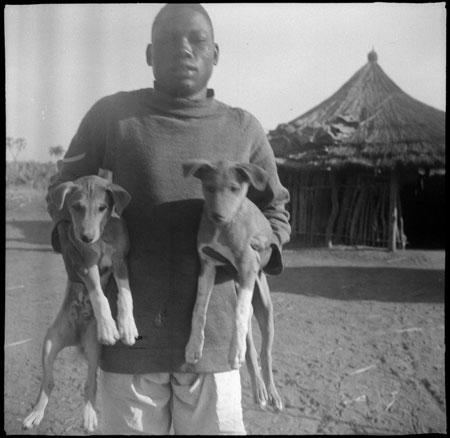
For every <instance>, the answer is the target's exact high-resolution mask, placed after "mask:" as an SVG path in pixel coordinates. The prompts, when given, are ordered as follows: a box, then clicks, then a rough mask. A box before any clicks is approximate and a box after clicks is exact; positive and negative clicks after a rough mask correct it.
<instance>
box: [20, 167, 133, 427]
mask: <svg viewBox="0 0 450 438" xmlns="http://www.w3.org/2000/svg"><path fill="white" fill-rule="evenodd" d="M106 175H107V174H106ZM111 179H112V178H109V179H108V178H103V177H100V176H96V175H90V176H85V177H81V178H79V179H77V180H75V181H73V182H72V181H69V182H65V183H62V184H60V185H58V186H57V187H55V188H54V189H53V190H52V191H51V192H50V194H49V196H50V198H51V200H52V202H53V203H54V204H55V205H56V206H57V207H58V209H59V210H61V209H62V208H63V207H64V205H66V206H67V209H68V210H69V212H70V216H71V224H70V225H69V228H68V236H69V241H70V245H69V247H68V248H65V250H66V251H67V252H68V254H69V255H68V256H67V257H69V259H70V260H69V262H73V267H74V270H75V272H76V275H77V276H78V277H79V280H80V281H73V279H70V278H68V280H67V287H66V295H65V299H64V302H63V304H62V307H61V309H60V311H59V313H58V315H57V317H56V319H55V321H54V322H53V324H52V325H51V326H50V328H49V329H48V330H47V333H46V336H45V339H44V345H43V349H42V366H43V378H42V383H41V387H40V390H39V395H38V398H37V401H36V404H35V406H34V408H33V410H32V411H31V413H30V414H29V415H28V416H27V417H26V418H25V419H24V421H23V424H22V426H23V428H24V429H30V428H32V427H34V426H37V425H39V424H40V422H41V420H42V418H43V417H44V413H45V408H46V406H47V404H48V400H49V397H50V394H51V391H52V389H53V387H54V380H53V364H54V361H55V359H56V357H57V355H58V353H59V352H60V351H61V350H62V349H64V348H65V347H68V346H80V347H81V348H82V350H84V353H85V356H86V359H87V362H88V375H87V379H86V384H85V387H84V389H85V394H84V398H85V404H84V408H83V426H84V428H85V430H86V431H88V432H92V431H93V430H95V429H96V427H97V425H98V422H97V414H96V412H95V399H96V392H97V368H98V363H99V357H100V351H101V345H100V343H103V344H107V345H112V344H114V343H115V342H116V341H118V340H119V339H122V341H123V342H124V343H125V344H127V345H133V344H134V343H135V340H136V339H137V338H138V331H137V328H136V324H135V321H134V317H133V300H132V295H131V289H130V286H129V280H128V267H127V263H126V255H127V253H128V250H129V240H128V232H127V228H126V225H125V222H124V220H123V219H122V218H121V217H120V215H121V213H122V211H123V209H124V208H125V207H126V206H127V204H128V203H129V201H130V199H131V197H130V195H129V193H128V192H127V191H126V190H125V189H123V188H122V187H120V186H119V185H117V184H114V183H112V181H111ZM111 275H113V276H114V279H115V281H116V284H117V287H118V298H117V309H118V314H117V326H116V323H115V321H114V319H113V316H112V314H111V309H110V306H109V302H108V299H107V298H106V296H105V295H104V292H103V289H104V287H105V286H106V284H107V282H108V280H109V279H110V277H111Z"/></svg>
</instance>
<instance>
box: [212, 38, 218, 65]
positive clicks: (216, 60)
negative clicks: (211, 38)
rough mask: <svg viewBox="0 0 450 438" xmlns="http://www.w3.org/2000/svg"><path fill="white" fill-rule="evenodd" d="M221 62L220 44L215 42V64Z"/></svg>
mask: <svg viewBox="0 0 450 438" xmlns="http://www.w3.org/2000/svg"><path fill="white" fill-rule="evenodd" d="M218 62H219V45H218V44H217V43H214V60H213V64H214V65H217V63H218Z"/></svg>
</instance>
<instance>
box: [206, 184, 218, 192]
mask: <svg viewBox="0 0 450 438" xmlns="http://www.w3.org/2000/svg"><path fill="white" fill-rule="evenodd" d="M205 189H206V191H207V192H208V193H214V192H215V191H216V189H215V188H214V187H212V186H206V188H205Z"/></svg>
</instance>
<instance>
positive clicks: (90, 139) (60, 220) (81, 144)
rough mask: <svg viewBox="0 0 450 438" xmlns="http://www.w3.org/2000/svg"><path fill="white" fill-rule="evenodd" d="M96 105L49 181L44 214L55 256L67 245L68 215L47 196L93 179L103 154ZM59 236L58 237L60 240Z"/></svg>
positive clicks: (81, 125) (102, 135)
mask: <svg viewBox="0 0 450 438" xmlns="http://www.w3.org/2000/svg"><path fill="white" fill-rule="evenodd" d="M98 107H99V104H98V103H97V104H96V105H94V106H93V107H92V108H91V109H90V110H89V111H88V113H87V114H86V116H85V117H84V118H83V120H82V122H81V124H80V127H79V128H78V131H77V133H76V134H75V136H74V137H73V139H72V141H71V143H70V145H69V148H68V150H67V152H66V154H65V155H64V158H63V160H61V162H60V163H59V165H58V173H57V174H56V175H54V176H53V177H52V179H51V180H50V184H49V186H48V189H47V196H46V198H45V199H46V202H47V211H48V213H49V215H50V217H51V218H52V221H53V224H54V228H53V230H52V235H51V243H52V246H53V249H54V250H55V251H56V252H61V251H62V249H61V246H62V245H65V244H66V243H67V242H68V236H67V229H68V224H69V222H70V214H69V211H68V210H67V209H66V208H65V207H64V208H63V209H61V210H59V209H58V207H57V206H56V205H55V204H54V203H53V202H52V199H51V192H52V190H53V189H54V188H55V187H57V186H58V185H59V184H61V183H63V182H66V181H73V180H75V179H77V178H80V177H81V176H85V175H96V174H97V173H98V169H99V168H100V167H101V166H102V162H103V157H104V153H105V141H104V139H105V137H106V136H105V130H104V122H103V121H102V120H101V118H100V114H101V111H99V108H98ZM60 236H62V238H61V240H60Z"/></svg>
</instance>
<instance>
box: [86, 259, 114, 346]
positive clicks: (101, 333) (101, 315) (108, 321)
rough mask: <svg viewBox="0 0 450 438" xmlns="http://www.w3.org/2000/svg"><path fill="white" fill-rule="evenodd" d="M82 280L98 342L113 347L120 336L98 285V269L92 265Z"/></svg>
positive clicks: (106, 300)
mask: <svg viewBox="0 0 450 438" xmlns="http://www.w3.org/2000/svg"><path fill="white" fill-rule="evenodd" d="M82 280H83V283H84V284H85V285H86V288H87V290H88V292H89V299H90V300H91V305H92V309H93V310H94V315H95V318H96V320H97V337H98V341H99V342H101V343H103V344H106V345H113V344H115V343H116V341H118V340H119V339H120V335H119V332H118V331H117V327H116V323H115V321H114V318H113V317H112V314H111V309H110V307H109V302H108V299H107V298H106V297H105V294H104V293H103V290H102V287H101V284H100V274H99V271H98V267H97V266H96V265H94V266H90V267H89V268H87V270H86V274H85V275H83V276H82Z"/></svg>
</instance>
